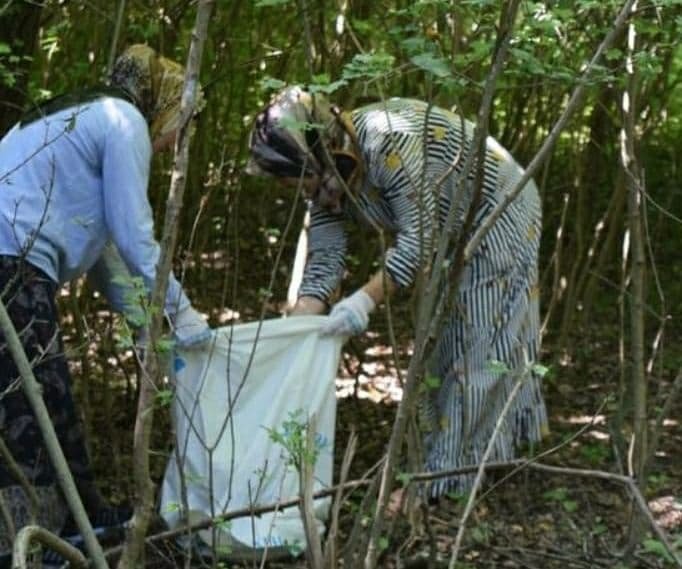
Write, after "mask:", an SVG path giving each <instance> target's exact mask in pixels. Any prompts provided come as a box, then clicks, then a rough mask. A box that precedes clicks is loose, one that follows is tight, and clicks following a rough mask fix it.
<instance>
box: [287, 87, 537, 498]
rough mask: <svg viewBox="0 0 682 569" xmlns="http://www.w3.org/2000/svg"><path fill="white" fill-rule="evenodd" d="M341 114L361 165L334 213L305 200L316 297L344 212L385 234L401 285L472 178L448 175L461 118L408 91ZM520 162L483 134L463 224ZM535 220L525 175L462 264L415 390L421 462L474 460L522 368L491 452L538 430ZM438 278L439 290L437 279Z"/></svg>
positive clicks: (461, 481)
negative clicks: (425, 381)
mask: <svg viewBox="0 0 682 569" xmlns="http://www.w3.org/2000/svg"><path fill="white" fill-rule="evenodd" d="M351 120H352V123H353V126H354V127H355V129H356V136H357V142H358V145H359V148H360V152H361V155H362V159H363V161H364V168H365V172H364V179H363V182H362V185H361V187H360V189H359V191H358V193H357V202H358V205H357V207H356V206H354V205H352V204H351V203H349V200H346V203H345V205H344V211H343V212H342V213H339V214H332V213H329V212H327V211H325V210H323V209H322V208H320V207H317V206H316V205H315V204H312V205H311V223H310V230H309V249H308V258H307V264H306V269H305V272H304V277H303V282H302V284H301V288H300V290H299V295H301V296H303V295H308V296H314V297H316V298H319V299H321V300H327V299H328V298H329V296H330V295H331V293H332V292H333V291H334V290H335V289H336V287H337V286H338V284H339V282H340V279H341V277H342V275H343V272H344V256H345V253H346V227H347V221H348V219H349V218H351V219H352V220H354V221H362V220H364V221H365V222H370V223H372V224H374V225H378V226H380V227H382V228H384V229H386V230H387V231H389V232H391V233H393V234H394V236H395V239H394V243H393V246H392V247H391V248H390V249H388V251H387V254H386V257H385V260H384V263H385V269H386V271H387V272H388V274H389V275H390V276H391V278H392V279H393V281H395V283H396V284H398V285H399V286H402V287H406V286H409V285H411V284H412V283H413V282H414V280H415V278H416V275H417V273H418V271H420V270H421V269H423V268H424V267H426V266H428V263H429V262H430V260H431V259H432V258H433V251H434V246H435V245H436V244H437V241H438V239H439V235H440V230H441V229H442V227H443V224H444V223H445V220H446V218H447V215H448V211H449V209H450V207H451V204H452V205H453V207H454V208H455V228H454V229H455V231H454V233H453V235H458V231H457V230H458V229H461V227H462V226H463V224H464V219H465V217H466V215H467V211H468V207H469V204H470V203H471V199H472V195H473V184H472V183H471V182H469V183H465V184H461V183H459V177H460V173H461V171H462V168H463V166H464V163H465V161H466V156H467V153H468V152H469V150H470V144H471V141H472V140H473V132H474V127H473V125H472V124H471V123H469V122H467V121H465V120H463V119H461V118H460V117H458V116H457V115H454V114H453V113H450V112H448V111H446V110H443V109H440V108H437V107H429V106H427V105H426V104H425V103H423V102H421V101H416V100H411V99H390V100H388V101H386V102H384V103H377V104H373V105H370V106H366V107H362V108H359V109H357V110H355V111H354V112H353V113H352V114H351ZM522 173H523V171H522V169H521V168H520V167H519V166H518V165H517V164H516V162H515V161H514V160H513V158H512V157H511V156H510V154H509V153H508V152H507V151H506V150H504V149H503V148H502V147H501V146H500V145H499V144H498V143H497V142H496V141H495V140H493V139H492V138H489V139H488V141H487V152H486V157H485V173H484V181H483V191H482V196H481V198H480V202H479V206H478V208H477V211H476V215H475V218H474V229H475V228H476V227H477V226H479V225H480V224H481V223H482V222H483V220H484V219H485V218H486V217H487V215H488V214H489V213H490V212H491V210H492V209H493V208H494V207H495V205H496V204H497V203H498V202H499V201H500V200H501V199H502V198H503V196H504V195H505V193H507V192H508V191H510V190H511V189H512V188H513V187H514V185H515V183H516V181H517V180H518V179H519V178H520V176H521V175H522ZM540 229H541V210H540V200H539V197H538V193H537V188H536V186H535V184H534V183H533V182H532V181H531V182H529V183H528V184H527V185H526V187H525V188H524V189H523V191H522V192H521V193H520V195H519V196H518V197H517V199H516V200H514V201H513V202H512V203H511V204H510V206H509V207H508V208H507V209H506V211H505V212H504V213H503V214H502V216H501V217H500V218H499V219H498V221H497V222H496V223H495V225H494V226H493V228H492V229H491V230H490V231H489V232H488V233H487V235H486V237H485V238H484V239H483V241H482V243H481V245H480V246H479V248H478V250H477V251H476V253H475V254H474V255H473V257H472V259H471V261H470V262H469V263H468V264H467V266H466V267H465V269H464V271H463V274H462V276H461V280H460V284H459V290H458V292H457V294H456V295H455V302H454V303H453V306H452V308H451V310H450V313H449V314H448V316H447V318H446V322H445V325H444V328H443V329H442V330H441V332H440V335H439V337H438V338H437V339H436V342H435V347H434V350H433V353H432V355H431V357H430V358H429V361H428V368H429V369H428V373H429V374H430V375H431V376H436V377H437V378H438V379H439V381H438V382H429V384H431V383H437V384H438V386H437V387H435V388H433V389H426V390H424V391H425V392H426V394H425V395H424V396H423V401H422V405H421V408H420V411H421V412H420V419H421V428H422V429H423V432H424V433H425V435H424V444H423V451H424V463H425V468H426V470H429V471H437V470H444V469H450V468H457V467H459V466H464V465H470V464H476V463H478V461H479V459H480V458H481V457H482V455H483V452H484V451H485V448H486V446H487V444H488V441H489V440H490V437H491V436H492V434H493V431H494V428H495V424H496V422H497V419H498V416H499V414H500V411H501V410H502V408H503V406H504V404H505V401H506V400H507V398H508V395H509V393H510V392H511V390H512V388H513V387H514V385H515V383H516V381H517V380H518V379H519V378H520V377H522V376H523V377H524V378H525V379H524V383H523V386H522V388H521V390H520V391H519V392H518V393H517V395H516V397H515V399H514V402H513V404H512V406H511V408H510V410H509V412H508V414H507V415H506V417H505V421H504V424H503V426H502V428H501V430H500V431H499V433H498V434H497V437H496V440H495V445H494V449H493V454H492V455H491V457H490V460H493V461H496V460H501V461H502V460H508V459H511V458H513V457H514V456H515V448H516V447H517V445H518V444H519V443H521V442H531V441H536V440H539V439H540V438H541V435H542V433H543V432H544V431H545V429H546V425H547V416H546V410H545V406H544V402H543V399H542V395H541V392H540V386H539V378H538V377H536V376H535V375H534V374H533V373H524V371H527V370H528V365H527V364H526V362H533V361H535V360H536V358H537V356H538V351H539V309H538V288H537V262H538V246H539V239H540ZM444 289H445V290H444V292H445V293H447V283H446V285H445V287H444ZM450 296H452V295H450ZM494 362H502V364H504V365H503V366H502V365H500V364H499V363H494ZM505 370H507V371H505ZM472 480H473V475H467V476H457V477H452V478H449V479H443V480H440V481H437V482H434V483H433V484H432V486H431V489H430V493H431V495H433V496H438V495H440V494H442V493H444V492H446V491H465V490H466V489H467V488H468V487H469V486H470V485H471V482H472Z"/></svg>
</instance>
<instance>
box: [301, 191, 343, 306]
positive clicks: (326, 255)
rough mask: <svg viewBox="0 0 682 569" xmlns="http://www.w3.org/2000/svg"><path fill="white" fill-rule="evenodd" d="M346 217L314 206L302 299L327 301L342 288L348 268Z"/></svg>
mask: <svg viewBox="0 0 682 569" xmlns="http://www.w3.org/2000/svg"><path fill="white" fill-rule="evenodd" d="M345 219H346V217H345V214H343V213H338V214H335V213H330V212H328V211H326V210H324V209H323V208H321V207H320V206H317V205H315V204H312V205H311V206H310V228H309V230H308V256H307V259H306V266H305V270H304V272H303V280H302V282H301V287H300V289H299V291H298V296H299V297H301V296H312V297H315V298H317V299H319V300H322V301H323V302H327V301H328V299H329V297H330V296H331V294H332V293H333V292H334V290H335V289H336V287H338V285H339V283H340V282H341V278H342V277H343V272H344V269H345V259H344V257H345V254H346V242H347V238H346V229H345Z"/></svg>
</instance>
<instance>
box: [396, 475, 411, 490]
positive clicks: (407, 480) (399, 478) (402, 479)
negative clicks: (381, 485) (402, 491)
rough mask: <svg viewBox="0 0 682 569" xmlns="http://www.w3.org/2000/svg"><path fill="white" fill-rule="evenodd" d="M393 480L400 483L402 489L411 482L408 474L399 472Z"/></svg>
mask: <svg viewBox="0 0 682 569" xmlns="http://www.w3.org/2000/svg"><path fill="white" fill-rule="evenodd" d="M395 479H396V480H397V481H398V482H400V484H402V485H403V487H405V486H407V485H408V484H409V483H410V481H411V480H412V475H411V474H409V473H408V472H399V473H398V474H397V475H396V477H395Z"/></svg>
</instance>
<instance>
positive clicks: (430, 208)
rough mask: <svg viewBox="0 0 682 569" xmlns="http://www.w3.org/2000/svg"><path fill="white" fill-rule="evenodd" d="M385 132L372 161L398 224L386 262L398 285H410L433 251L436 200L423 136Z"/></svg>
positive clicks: (387, 269) (396, 224)
mask: <svg viewBox="0 0 682 569" xmlns="http://www.w3.org/2000/svg"><path fill="white" fill-rule="evenodd" d="M384 136H385V137H386V139H385V141H384V142H383V143H382V144H381V145H379V146H378V147H377V148H378V155H377V156H376V157H375V158H374V159H373V160H372V162H373V164H374V166H375V167H374V172H375V178H376V182H377V186H378V187H380V188H382V193H383V198H384V199H385V200H386V202H387V203H388V205H389V207H390V209H391V212H392V216H393V218H394V219H393V222H394V223H395V226H396V241H395V244H394V246H393V247H391V248H390V249H388V251H387V252H386V260H385V266H386V271H387V272H388V274H389V275H390V276H391V278H392V279H393V281H394V282H395V283H396V284H397V285H398V286H401V287H407V286H410V285H411V284H412V283H413V282H414V280H415V276H416V274H417V271H418V270H419V267H420V266H422V265H423V263H424V261H425V260H426V259H428V258H429V257H430V255H431V248H432V241H433V223H434V216H435V209H436V200H435V197H434V195H433V192H432V190H431V188H430V183H429V180H428V176H427V173H426V171H425V166H424V156H423V152H424V146H423V137H422V136H421V135H417V134H414V133H404V132H397V131H393V132H391V133H387V134H385V135H384Z"/></svg>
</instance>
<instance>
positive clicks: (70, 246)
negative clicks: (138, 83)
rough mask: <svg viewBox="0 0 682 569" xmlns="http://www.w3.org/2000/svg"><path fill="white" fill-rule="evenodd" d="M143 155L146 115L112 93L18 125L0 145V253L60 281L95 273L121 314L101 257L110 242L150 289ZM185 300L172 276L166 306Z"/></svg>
mask: <svg viewBox="0 0 682 569" xmlns="http://www.w3.org/2000/svg"><path fill="white" fill-rule="evenodd" d="M151 153H152V148H151V141H150V138H149V130H148V127H147V123H146V121H145V119H144V117H143V116H142V114H141V113H140V112H139V111H138V110H137V108H136V107H135V106H134V105H132V104H130V103H129V102H127V101H124V100H122V99H118V98H114V97H102V98H101V99H97V100H94V101H89V102H87V103H84V104H82V105H80V106H74V107H70V108H67V109H64V110H61V111H59V112H57V113H54V114H51V115H49V116H48V117H46V118H44V119H39V120H36V121H34V122H32V123H29V124H27V125H25V126H23V127H22V126H20V125H16V126H15V127H14V128H13V129H12V130H10V131H9V132H8V133H7V135H6V136H5V137H4V138H3V139H2V140H1V141H0V254H1V255H16V256H21V255H25V258H26V260H27V261H28V262H29V263H31V264H32V265H34V266H36V267H38V268H39V269H41V270H43V271H44V272H45V273H46V274H47V275H48V276H49V277H50V278H52V279H54V280H55V282H57V283H60V284H61V283H64V282H67V281H70V280H72V279H74V278H76V277H79V276H81V275H83V274H84V273H86V272H87V271H90V270H94V271H96V272H97V273H98V276H99V281H100V285H101V286H102V288H103V289H104V290H103V292H104V293H105V295H106V296H107V298H108V300H109V302H110V303H111V304H112V306H113V307H114V309H116V310H118V311H119V312H124V311H125V308H126V302H125V300H126V299H125V293H126V286H125V285H121V284H118V283H116V282H114V281H112V280H111V279H110V277H109V274H110V273H111V270H110V268H111V264H110V263H107V262H105V261H106V257H107V256H110V252H111V251H110V249H106V251H107V254H106V255H103V253H105V246H106V245H107V243H108V242H111V243H113V245H114V246H115V249H116V250H117V251H118V253H119V254H120V258H121V259H122V260H123V263H124V264H125V266H126V267H127V269H128V270H129V271H130V273H131V274H132V275H133V276H139V277H142V279H143V281H144V283H145V285H146V287H147V288H148V289H151V288H152V287H153V284H154V281H155V278H156V264H157V262H158V259H159V252H160V248H159V245H158V243H157V242H156V240H155V238H154V230H153V217H152V210H151V206H150V204H149V200H148V198H147V185H148V182H149V168H150V161H151ZM102 269H103V270H102ZM188 305H189V300H188V299H187V296H186V295H185V293H184V292H183V290H182V287H181V286H180V284H179V283H178V281H177V280H176V279H175V277H174V276H173V275H172V274H171V277H170V281H169V284H168V293H167V295H166V306H165V309H166V311H167V312H168V313H169V314H170V315H171V316H172V315H174V314H175V313H176V312H177V311H178V310H181V309H183V308H185V307H186V306H188Z"/></svg>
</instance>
